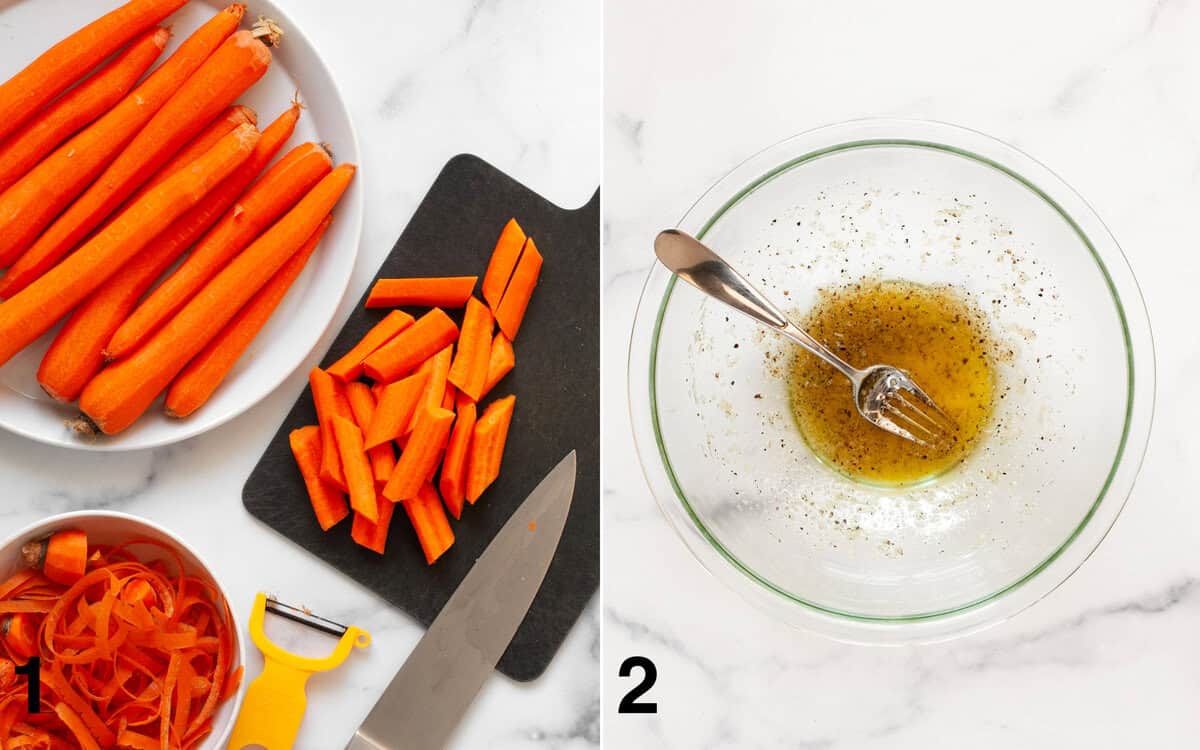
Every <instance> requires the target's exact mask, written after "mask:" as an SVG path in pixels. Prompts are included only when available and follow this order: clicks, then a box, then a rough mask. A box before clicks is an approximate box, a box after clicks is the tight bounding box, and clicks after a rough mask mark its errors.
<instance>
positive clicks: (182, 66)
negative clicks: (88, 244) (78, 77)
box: [0, 3, 246, 268]
mask: <svg viewBox="0 0 1200 750" xmlns="http://www.w3.org/2000/svg"><path fill="white" fill-rule="evenodd" d="M245 12H246V8H245V6H244V5H242V4H240V3H236V4H234V5H230V6H229V7H227V8H225V9H224V10H222V11H221V12H220V13H218V14H217V15H216V16H214V17H213V18H212V19H211V20H210V21H209V22H208V23H206V24H204V25H203V26H201V27H200V28H199V29H198V30H197V31H196V32H195V33H193V34H192V35H191V36H190V37H188V38H187V40H185V41H184V42H183V44H182V45H181V46H180V47H179V49H177V50H176V51H175V53H174V54H172V55H171V56H170V57H168V58H167V60H166V62H164V63H163V64H162V65H160V66H159V67H158V69H157V70H155V71H154V72H153V73H151V74H150V77H149V78H147V79H146V80H145V81H143V82H142V83H141V85H139V86H138V87H137V88H136V89H134V90H133V91H132V92H131V93H129V94H127V95H126V96H125V98H124V99H122V100H121V101H119V102H117V104H116V106H114V107H113V108H112V109H110V110H109V111H108V112H107V113H106V114H105V115H104V116H103V117H101V118H100V119H99V120H96V121H95V122H93V123H92V124H91V125H89V126H88V127H87V128H85V129H84V130H82V131H80V132H79V133H77V134H76V135H75V136H73V137H72V138H71V139H70V140H68V141H67V142H66V143H64V144H63V145H61V146H59V147H58V148H57V149H55V151H54V153H52V154H50V155H49V156H47V157H46V158H45V159H43V160H42V161H41V163H39V164H38V165H37V166H36V167H34V168H33V169H32V170H30V171H29V173H28V174H26V175H25V176H24V177H22V178H21V179H20V180H18V181H17V182H16V183H14V184H13V185H11V186H9V188H8V189H7V190H5V191H4V192H3V193H2V194H0V268H3V267H6V266H8V265H10V264H11V263H12V262H13V261H14V260H16V259H17V258H18V257H19V256H20V255H21V253H23V252H25V250H26V249H27V248H28V247H29V246H30V244H32V243H33V241H34V240H35V239H36V238H37V236H38V234H39V233H40V232H41V231H42V230H43V229H45V228H46V226H47V225H48V224H49V223H50V222H51V221H52V220H53V219H54V217H55V216H57V215H58V214H59V212H61V211H62V210H63V209H64V208H66V207H67V205H68V204H69V203H70V202H71V201H73V200H75V198H76V196H78V195H79V194H80V193H81V192H82V191H83V190H84V188H86V187H87V186H88V185H90V184H91V183H92V181H93V180H95V179H96V177H97V176H98V175H99V174H100V172H101V171H102V170H103V169H104V168H105V167H106V166H107V165H108V163H109V162H110V161H112V159H113V157H114V156H115V155H116V154H118V153H119V152H120V151H121V149H122V148H124V147H125V145H126V144H128V143H129V141H130V139H131V138H133V137H134V136H135V135H136V134H137V132H138V131H139V130H141V129H142V126H144V125H145V124H146V123H147V122H149V121H150V118H151V117H153V116H154V113H155V112H158V110H159V108H160V107H162V106H163V104H164V103H166V101H167V99H169V98H170V96H171V94H174V93H175V92H176V91H177V90H178V89H179V87H180V86H182V85H183V83H184V81H186V80H187V79H188V77H189V76H191V75H192V73H195V72H196V70H197V69H199V68H200V66H201V65H202V64H203V63H204V61H205V60H206V59H207V58H208V57H209V55H211V54H212V53H213V51H215V50H216V49H217V47H219V46H221V43H222V42H224V41H225V40H226V39H227V38H228V37H229V35H230V34H232V33H233V32H234V31H236V30H237V27H238V24H239V23H241V20H242V16H243V15H244V14H245Z"/></svg>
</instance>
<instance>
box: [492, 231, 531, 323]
mask: <svg viewBox="0 0 1200 750" xmlns="http://www.w3.org/2000/svg"><path fill="white" fill-rule="evenodd" d="M541 270H542V255H541V253H539V252H538V249H537V245H535V244H533V240H532V239H530V240H529V241H528V242H526V243H525V252H523V253H521V260H520V262H518V263H517V270H516V271H513V275H512V280H511V281H509V282H508V289H505V290H504V297H503V299H501V300H500V306H499V307H495V308H492V310H493V312H495V314H496V323H497V324H499V326H500V330H501V331H504V335H505V336H508V338H509V340H510V341H513V340H516V338H517V330H518V329H520V327H521V321H522V320H523V319H524V318H525V309H526V308H527V307H528V306H529V298H530V297H531V296H533V288H534V287H535V286H537V282H538V274H539V273H541Z"/></svg>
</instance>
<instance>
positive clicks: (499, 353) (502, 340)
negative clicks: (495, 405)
mask: <svg viewBox="0 0 1200 750" xmlns="http://www.w3.org/2000/svg"><path fill="white" fill-rule="evenodd" d="M516 364H517V359H516V355H515V354H514V353H513V346H512V342H511V341H509V340H508V337H507V336H505V335H504V331H497V332H496V336H495V337H494V338H493V339H492V351H491V354H490V355H489V356H488V368H487V378H486V379H485V380H484V383H483V393H481V394H479V398H480V399H482V398H483V397H484V396H486V395H487V394H488V393H490V392H491V390H492V389H493V388H495V387H496V384H497V383H499V382H500V381H501V380H503V379H504V376H505V375H507V374H508V373H510V372H512V369H513V368H514V367H516ZM476 400H478V399H476Z"/></svg>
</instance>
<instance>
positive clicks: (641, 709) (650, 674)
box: [617, 656, 658, 714]
mask: <svg viewBox="0 0 1200 750" xmlns="http://www.w3.org/2000/svg"><path fill="white" fill-rule="evenodd" d="M634 668H639V669H641V670H642V681H641V682H639V683H638V684H637V685H635V686H634V688H633V689H632V690H630V691H629V692H628V693H626V694H625V697H624V698H622V699H621V703H620V704H619V705H618V706H617V713H619V714H656V713H658V704H657V703H655V702H653V701H646V702H639V701H638V699H639V698H641V697H642V696H643V695H645V694H646V693H647V692H649V690H650V688H652V687H654V683H655V682H656V681H657V680H658V668H657V667H656V666H654V662H652V661H650V659H648V658H647V657H645V656H631V657H629V658H628V659H626V660H625V661H623V662H621V668H620V670H619V671H618V672H617V674H619V675H620V676H621V677H629V676H630V675H632V674H633V670H634Z"/></svg>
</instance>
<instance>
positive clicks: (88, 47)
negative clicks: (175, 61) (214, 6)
mask: <svg viewBox="0 0 1200 750" xmlns="http://www.w3.org/2000/svg"><path fill="white" fill-rule="evenodd" d="M185 2H187V0H133V2H130V3H126V4H125V5H122V6H121V7H120V8H117V9H116V10H114V11H112V12H110V13H108V14H106V15H104V16H101V17H100V18H98V19H96V20H95V21H92V22H91V23H90V24H88V25H87V26H84V27H83V28H82V29H79V30H78V31H76V32H75V33H74V34H71V35H70V36H68V37H67V38H66V39H63V40H62V41H61V42H59V43H58V44H55V45H54V46H53V47H51V48H50V49H48V50H46V51H45V52H43V53H42V54H41V55H40V56H39V57H38V58H37V59H36V60H34V61H33V62H31V63H30V64H29V65H27V66H26V67H25V68H24V69H23V70H21V71H20V72H19V73H17V74H16V75H15V76H13V77H12V78H10V79H8V80H7V81H5V82H4V83H2V84H0V138H4V137H6V136H7V135H8V134H9V133H11V132H13V131H14V130H16V129H17V128H18V127H20V126H21V124H22V123H24V122H25V120H26V119H27V118H29V117H30V116H31V115H32V114H33V113H34V112H37V111H38V110H39V109H41V108H42V107H43V106H45V105H46V104H48V103H49V102H50V100H52V99H53V98H54V97H56V96H58V95H59V94H61V93H62V92H63V91H66V90H67V88H68V87H69V86H71V84H73V83H75V82H76V81H77V80H79V79H80V78H81V77H82V76H83V74H84V73H86V72H88V71H89V70H91V69H92V68H94V67H96V66H97V65H99V64H100V62H101V61H103V60H104V59H105V58H106V57H108V56H109V55H111V54H112V53H114V52H116V51H117V50H118V49H120V48H121V46H122V45H124V44H125V43H126V42H128V41H129V40H130V39H133V38H134V37H135V36H137V35H138V34H141V33H142V32H143V31H145V30H146V29H149V28H150V27H151V26H153V25H154V24H156V23H158V22H159V21H161V20H163V19H164V18H166V17H167V16H169V15H171V14H172V13H174V12H175V11H177V10H179V9H180V8H181V7H183V5H184V3H185Z"/></svg>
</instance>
